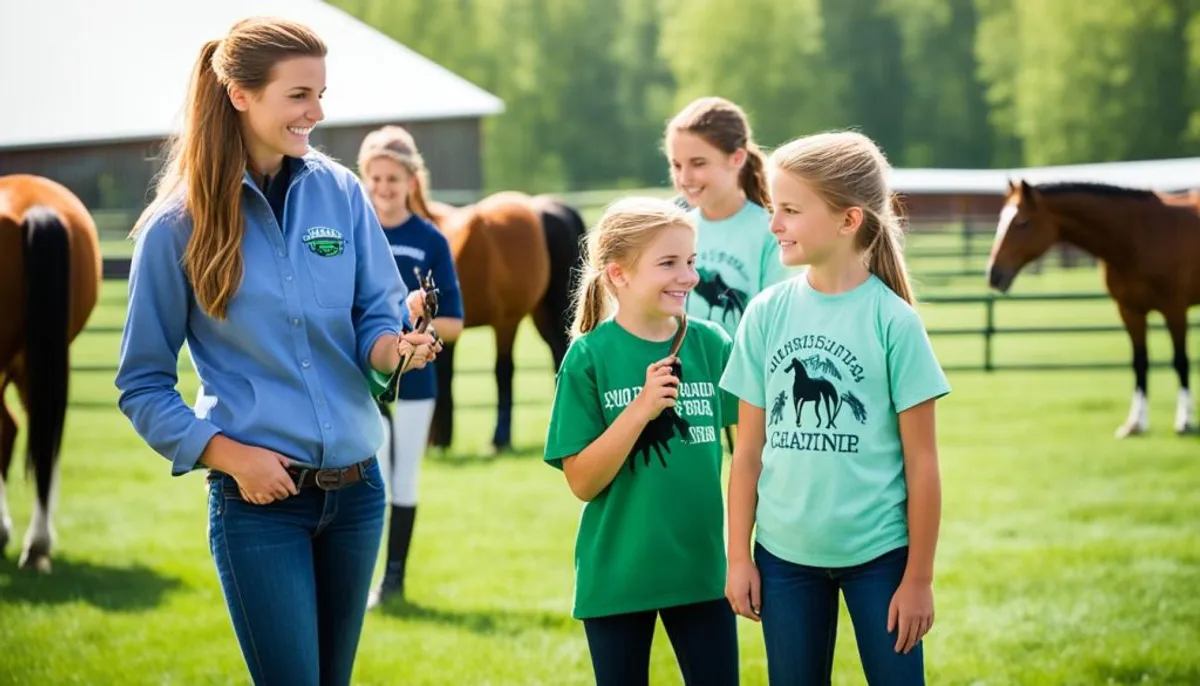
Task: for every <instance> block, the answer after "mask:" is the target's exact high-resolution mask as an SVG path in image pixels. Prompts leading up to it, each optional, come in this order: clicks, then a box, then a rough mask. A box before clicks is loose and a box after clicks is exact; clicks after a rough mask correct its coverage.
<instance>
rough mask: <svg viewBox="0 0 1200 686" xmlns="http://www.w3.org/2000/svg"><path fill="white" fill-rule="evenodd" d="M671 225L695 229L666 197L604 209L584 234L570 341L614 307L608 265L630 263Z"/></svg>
mask: <svg viewBox="0 0 1200 686" xmlns="http://www.w3.org/2000/svg"><path fill="white" fill-rule="evenodd" d="M672 226H686V227H687V228H689V229H691V230H693V231H695V230H696V225H695V224H694V223H693V222H692V219H691V217H689V216H688V214H687V212H685V211H684V210H683V209H682V208H680V207H679V206H678V205H676V204H675V203H673V202H671V201H669V200H660V199H658V198H649V197H641V196H637V197H630V198H624V199H622V200H618V201H616V202H614V203H612V204H611V205H609V206H608V207H607V208H605V210H604V214H603V216H601V217H600V222H599V224H598V225H597V226H596V228H595V229H593V230H592V231H591V233H589V234H588V242H587V264H585V265H584V271H583V278H581V279H580V280H579V287H578V290H577V291H576V293H575V322H574V324H573V325H572V327H571V338H572V340H574V339H576V338H578V337H580V336H582V335H583V334H585V333H587V332H589V331H591V330H593V329H595V328H596V326H597V325H599V324H600V322H602V321H604V320H605V319H607V318H608V317H609V315H611V314H612V312H613V310H614V309H615V304H616V303H615V301H616V297H615V295H614V294H613V292H612V284H611V283H609V281H608V277H607V274H606V269H607V268H608V265H610V264H612V263H614V262H615V263H617V264H619V265H621V266H623V267H630V266H632V265H633V264H635V263H636V262H637V260H638V258H639V257H641V255H642V252H643V251H645V249H646V247H647V246H648V245H650V243H651V242H652V241H653V240H654V238H655V236H657V235H658V234H659V232H660V231H662V230H664V229H667V228H669V227H672Z"/></svg>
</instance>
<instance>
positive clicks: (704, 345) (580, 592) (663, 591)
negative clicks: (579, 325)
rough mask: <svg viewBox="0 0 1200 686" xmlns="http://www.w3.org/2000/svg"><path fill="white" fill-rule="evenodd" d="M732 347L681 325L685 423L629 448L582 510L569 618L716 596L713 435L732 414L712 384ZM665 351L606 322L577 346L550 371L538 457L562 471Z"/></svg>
mask: <svg viewBox="0 0 1200 686" xmlns="http://www.w3.org/2000/svg"><path fill="white" fill-rule="evenodd" d="M732 346H733V341H732V339H731V338H730V337H729V336H728V335H726V334H725V332H724V331H722V330H721V329H720V328H718V327H716V326H715V325H713V324H712V323H710V322H704V321H690V322H689V324H688V330H687V333H686V335H685V337H684V339H683V345H682V347H681V348H680V350H679V360H680V363H681V364H682V367H683V368H682V383H681V386H680V389H679V398H678V401H677V404H676V411H677V413H678V415H679V416H680V418H682V419H683V420H684V421H685V422H686V424H687V426H686V427H682V426H681V427H679V430H678V432H677V433H673V434H670V437H669V439H668V440H666V441H665V443H660V444H658V448H660V449H661V453H660V451H659V450H658V449H656V448H655V447H648V448H647V450H646V451H644V452H643V451H641V450H639V449H638V447H636V445H635V448H634V450H633V453H632V454H631V456H630V457H629V458H627V460H626V463H625V464H624V465H623V466H622V467H621V471H620V472H618V473H617V476H616V477H615V478H614V479H613V480H612V482H611V483H610V484H609V485H608V486H607V487H606V488H605V489H604V490H603V491H602V492H600V494H599V495H597V496H596V497H595V498H593V499H592V500H591V501H590V502H587V503H585V504H584V506H583V514H582V517H581V519H580V523H579V532H578V535H577V538H576V541H575V600H574V609H573V611H572V615H573V616H574V617H575V618H576V619H583V618H588V617H602V616H606V615H615V614H623V613H627V612H637V611H641V610H650V609H659V608H664V607H671V606H675V605H684V604H688V603H695V602H702V601H707V600H714V599H717V598H721V597H723V596H724V594H725V590H724V589H725V545H724V541H725V538H724V534H725V527H724V522H725V518H724V506H723V500H722V497H721V496H722V491H721V456H722V451H721V443H720V433H721V429H722V428H724V427H726V426H728V425H730V424H732V423H734V422H735V421H736V419H737V398H735V397H733V396H732V395H730V394H728V393H725V392H722V391H721V390H720V389H719V388H718V387H717V382H718V380H720V378H721V371H722V370H723V369H724V368H725V363H726V361H728V359H729V354H730V351H731V349H732ZM670 348H671V341H664V342H661V343H656V342H652V341H647V340H645V339H642V338H638V337H637V336H634V335H633V334H631V333H629V332H628V331H626V330H625V329H624V328H622V327H621V326H620V325H619V324H617V323H616V321H614V320H612V319H609V320H607V321H604V322H602V323H601V324H600V325H599V326H597V327H596V328H595V329H594V330H593V331H591V332H589V333H588V334H586V335H584V336H581V337H580V338H579V339H577V340H575V341H574V342H573V343H572V344H571V347H570V348H569V349H568V350H567V355H566V357H565V358H564V359H563V363H562V366H561V368H560V370H559V373H558V381H557V384H556V388H555V395H554V406H553V409H552V410H551V414H550V427H549V431H548V434H547V437H546V453H545V459H546V461H547V462H549V463H550V464H551V465H553V466H555V467H558V468H559V469H561V468H562V458H564V457H569V456H571V455H576V454H578V453H579V452H580V451H582V450H583V449H584V448H586V447H587V446H588V445H590V444H591V443H592V442H593V441H595V440H596V439H597V438H599V437H600V435H601V434H602V433H604V431H605V430H606V429H607V428H608V426H609V425H611V424H612V423H613V422H614V421H615V420H616V418H617V416H618V415H619V414H620V413H621V412H622V410H623V409H624V408H625V407H626V406H627V405H629V403H631V402H633V399H634V398H636V397H637V395H638V393H640V392H641V390H642V385H643V384H644V383H645V381H646V368H647V367H649V366H650V365H651V364H653V363H654V362H657V361H659V360H661V359H663V358H664V357H666V356H667V354H668V353H669V352H670ZM680 434H682V437H681V436H680ZM664 438H665V437H664ZM660 454H661V457H660Z"/></svg>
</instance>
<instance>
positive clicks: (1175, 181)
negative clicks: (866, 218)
mask: <svg viewBox="0 0 1200 686" xmlns="http://www.w3.org/2000/svg"><path fill="white" fill-rule="evenodd" d="M1010 179H1011V180H1012V181H1013V182H1017V181H1020V180H1022V179H1024V180H1025V181H1028V182H1029V183H1032V184H1038V183H1050V182H1054V181H1091V182H1096V183H1107V184H1112V185H1115V186H1127V187H1130V188H1145V189H1148V190H1155V191H1174V190H1184V189H1189V188H1197V187H1200V157H1188V158H1179V159H1166V160H1142V161H1136V162H1103V163H1097V164H1071V165H1062V166H1053V167H1023V168H1015V169H895V170H893V171H892V177H891V183H892V189H893V190H895V191H897V192H899V193H906V194H909V195H927V194H980V195H1003V194H1004V193H1005V192H1006V191H1007V189H1008V181H1009V180H1010Z"/></svg>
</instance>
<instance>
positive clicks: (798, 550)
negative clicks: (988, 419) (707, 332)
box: [721, 275, 950, 567]
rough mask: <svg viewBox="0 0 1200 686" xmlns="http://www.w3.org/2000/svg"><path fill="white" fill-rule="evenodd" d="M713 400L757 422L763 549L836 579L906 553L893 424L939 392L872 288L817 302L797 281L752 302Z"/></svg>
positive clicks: (911, 339) (937, 376) (939, 380)
mask: <svg viewBox="0 0 1200 686" xmlns="http://www.w3.org/2000/svg"><path fill="white" fill-rule="evenodd" d="M721 388H723V389H725V390H728V391H730V392H731V393H733V394H735V395H737V396H738V397H739V398H741V399H742V400H745V401H746V402H748V403H750V404H752V405H754V406H756V407H761V408H763V410H764V411H765V417H766V424H767V425H766V445H765V446H764V447H763V455H762V473H761V475H760V477H759V481H758V508H757V512H756V524H757V527H758V529H757V533H756V540H757V542H758V543H760V544H761V545H762V546H763V547H764V548H766V549H767V550H769V551H770V552H771V553H772V554H774V555H776V556H778V557H781V558H783V559H785V560H789V561H791V562H794V563H797V564H803V565H810V566H814V567H848V566H852V565H857V564H861V563H863V562H867V561H869V560H871V559H874V558H875V557H878V556H879V555H882V554H883V553H885V552H888V551H889V550H893V549H895V548H898V547H901V546H903V545H906V544H907V543H908V517H907V511H906V504H907V499H908V489H907V486H906V484H905V480H904V455H903V450H902V449H901V442H900V432H899V419H898V413H900V412H903V411H904V410H906V409H908V408H910V407H912V406H914V405H917V404H919V403H922V402H924V401H926V400H929V399H931V398H939V397H941V396H943V395H945V394H947V393H949V392H950V385H949V383H948V382H947V380H946V377H945V375H944V373H943V372H942V368H941V366H940V365H939V364H938V361H937V358H936V357H935V356H934V352H933V348H932V346H931V345H930V343H929V337H928V335H927V334H926V331H925V327H924V325H923V324H922V323H921V319H920V317H919V316H918V315H917V312H916V311H915V310H914V309H913V308H912V307H911V306H910V305H909V304H908V303H906V302H905V301H904V300H903V299H901V298H900V297H899V296H897V295H896V294H895V293H894V292H892V290H891V289H890V288H888V287H887V285H886V284H884V283H883V282H882V281H881V280H879V278H877V277H876V276H874V275H871V276H870V277H869V278H868V279H867V280H866V281H865V282H863V283H862V284H861V285H859V286H857V287H856V288H854V289H852V290H850V291H847V292H845V293H839V294H826V293H822V292H820V291H817V290H815V289H814V288H813V287H812V286H811V285H810V284H809V283H808V278H807V276H806V275H801V276H798V277H797V278H794V279H791V280H789V281H786V282H784V283H782V284H779V285H777V286H774V287H771V288H769V289H767V290H766V291H764V292H763V293H762V294H760V295H759V296H758V297H757V298H755V299H754V300H753V301H751V303H750V306H749V307H748V308H746V315H745V317H743V319H742V325H741V328H740V329H739V330H738V333H737V338H736V340H735V343H734V349H733V355H732V356H731V358H730V361H729V365H728V366H727V368H726V370H725V374H724V376H723V378H722V379H721Z"/></svg>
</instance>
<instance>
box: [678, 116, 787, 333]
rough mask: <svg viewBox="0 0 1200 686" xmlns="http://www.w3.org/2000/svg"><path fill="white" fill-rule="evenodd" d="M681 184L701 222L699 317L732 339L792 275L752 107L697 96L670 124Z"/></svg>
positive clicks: (695, 302)
mask: <svg viewBox="0 0 1200 686" xmlns="http://www.w3.org/2000/svg"><path fill="white" fill-rule="evenodd" d="M665 145H666V152H667V157H668V159H669V161H670V164H671V180H672V182H673V183H674V185H675V189H676V190H677V191H678V192H679V193H680V194H682V196H683V199H684V200H686V201H687V203H688V204H689V205H690V206H691V208H692V209H691V210H690V214H691V215H692V218H693V219H694V221H695V222H696V226H697V230H698V234H699V235H698V237H697V239H696V271H697V272H698V273H699V275H700V282H699V283H698V284H697V285H696V289H695V292H693V293H692V295H691V296H690V297H689V298H688V303H687V313H688V316H689V317H691V318H692V319H708V320H710V321H713V322H716V323H717V324H718V325H720V326H721V328H723V329H725V332H726V333H728V334H729V336H730V337H733V335H734V334H735V333H736V332H737V327H738V322H740V321H741V319H742V313H743V312H744V311H745V309H746V305H747V303H749V302H750V299H751V298H753V297H754V296H756V295H758V293H759V292H760V291H762V290H763V289H764V288H766V287H768V286H770V285H772V284H775V283H778V282H780V281H783V280H784V279H786V278H788V276H790V275H791V272H790V271H789V270H788V268H787V267H786V266H784V264H783V263H782V262H780V260H779V244H778V243H777V242H776V241H775V239H774V238H773V237H772V236H771V232H770V231H769V230H768V226H769V225H770V223H771V214H770V211H769V209H768V208H770V207H771V196H770V193H769V192H768V188H767V178H766V175H765V173H764V162H765V157H764V156H763V153H762V151H761V150H759V148H758V145H756V144H755V143H754V140H753V139H752V137H751V130H750V122H749V121H748V120H747V118H746V114H745V112H743V111H742V109H741V108H740V107H738V106H737V105H736V104H734V103H732V102H730V101H728V100H725V99H724V98H716V97H708V98H700V99H698V100H695V101H693V102H692V103H690V104H689V105H688V106H687V107H685V108H683V110H682V111H680V112H679V114H677V115H675V117H674V118H673V119H672V120H671V121H670V123H669V124H667V131H666V140H665Z"/></svg>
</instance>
